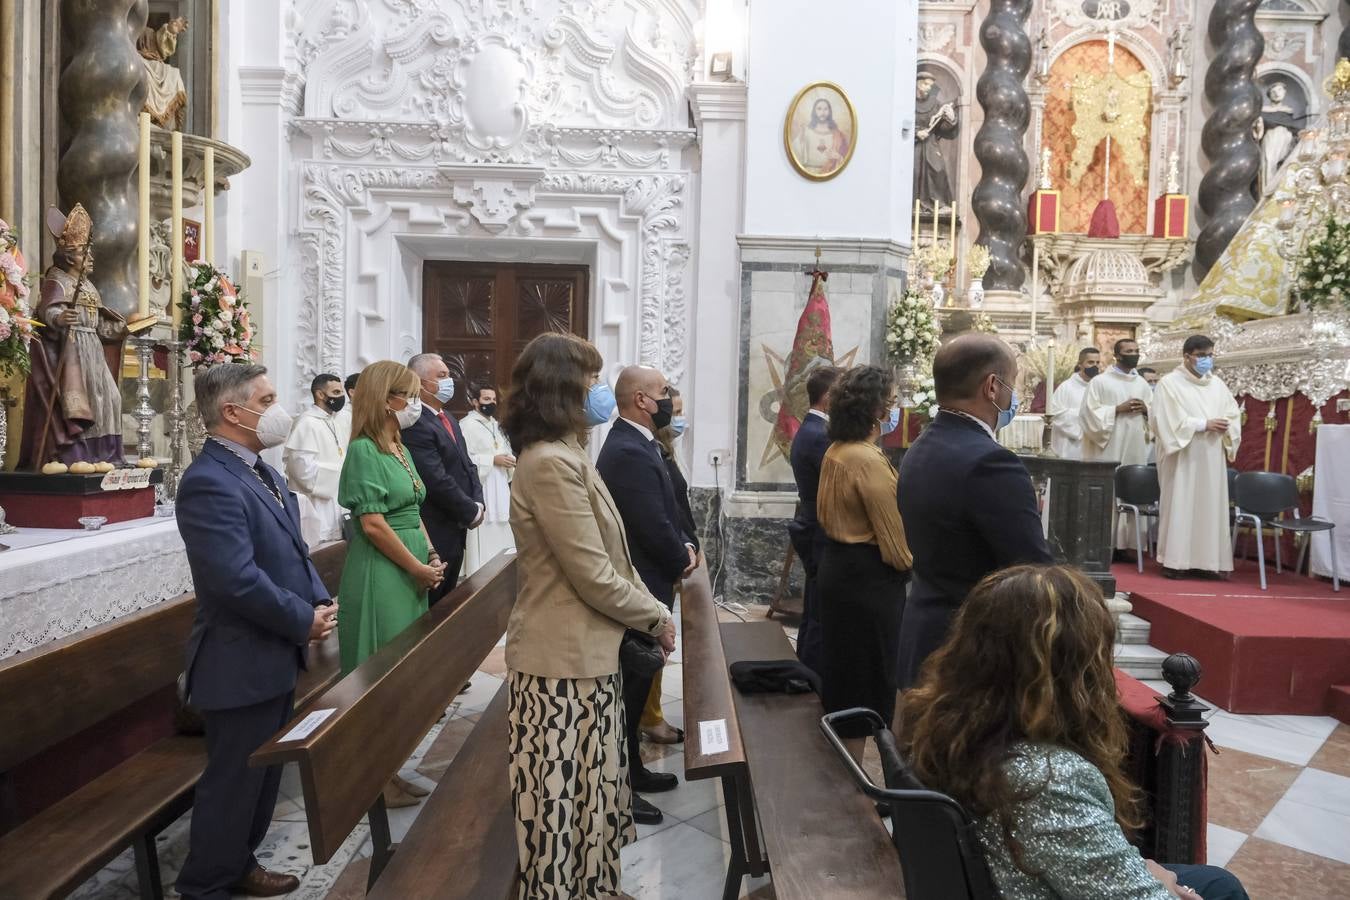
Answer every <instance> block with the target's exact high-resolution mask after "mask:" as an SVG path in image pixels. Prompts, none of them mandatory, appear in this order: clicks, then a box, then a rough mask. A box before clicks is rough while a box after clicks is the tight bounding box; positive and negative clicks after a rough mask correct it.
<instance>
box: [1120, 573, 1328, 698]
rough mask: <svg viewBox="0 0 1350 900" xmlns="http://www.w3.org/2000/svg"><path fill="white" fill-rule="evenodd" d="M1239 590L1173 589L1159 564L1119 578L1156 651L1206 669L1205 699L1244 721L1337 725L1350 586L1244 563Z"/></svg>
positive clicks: (1228, 585)
mask: <svg viewBox="0 0 1350 900" xmlns="http://www.w3.org/2000/svg"><path fill="white" fill-rule="evenodd" d="M1237 566H1238V568H1237V571H1236V572H1234V573H1233V577H1232V579H1231V580H1230V581H1193V580H1189V579H1188V580H1183V581H1170V580H1168V579H1166V578H1164V577H1163V576H1162V572H1161V570H1160V569H1159V568H1158V567H1157V566H1156V565H1155V564H1154V563H1153V560H1151V559H1149V560H1147V561H1146V562H1145V565H1144V573H1143V574H1142V575H1141V574H1139V573H1138V572H1136V571H1135V567H1134V566H1132V565H1116V566H1114V567H1113V569H1112V571H1113V573H1114V574H1115V576H1116V580H1117V583H1118V584H1119V586H1120V589H1121V590H1123V591H1129V592H1130V594H1131V597H1130V602H1131V603H1133V604H1134V613H1135V615H1137V616H1140V617H1141V618H1144V619H1147V620H1148V622H1149V624H1150V625H1151V626H1152V631H1151V636H1150V639H1149V642H1150V643H1151V644H1152V645H1153V646H1155V647H1157V648H1158V649H1160V650H1165V651H1167V652H1168V653H1177V652H1186V653H1189V654H1191V655H1192V656H1194V657H1195V658H1196V659H1198V660H1200V664H1201V665H1202V666H1204V676H1203V679H1202V681H1201V683H1200V686H1199V687H1197V688H1196V693H1198V694H1200V696H1202V697H1204V698H1205V699H1206V700H1210V701H1213V702H1214V703H1217V704H1218V705H1219V706H1221V707H1223V708H1224V709H1226V710H1228V711H1229V712H1235V713H1258V714H1268V713H1284V714H1291V715H1327V714H1329V713H1330V712H1331V710H1329V709H1328V689H1329V688H1330V687H1332V686H1333V685H1340V684H1350V585H1346V586H1344V587H1343V588H1342V590H1341V592H1340V593H1339V594H1337V593H1334V592H1333V591H1332V590H1331V584H1330V582H1323V581H1319V580H1316V579H1312V578H1307V577H1304V576H1301V575H1291V574H1290V573H1289V572H1287V571H1286V572H1285V573H1283V574H1282V575H1276V574H1275V569H1274V567H1273V566H1270V567H1268V568H1267V569H1266V575H1267V579H1268V581H1269V584H1270V590H1269V591H1262V590H1261V587H1260V583H1259V582H1258V580H1257V570H1256V563H1254V562H1247V561H1245V560H1238V562H1237Z"/></svg>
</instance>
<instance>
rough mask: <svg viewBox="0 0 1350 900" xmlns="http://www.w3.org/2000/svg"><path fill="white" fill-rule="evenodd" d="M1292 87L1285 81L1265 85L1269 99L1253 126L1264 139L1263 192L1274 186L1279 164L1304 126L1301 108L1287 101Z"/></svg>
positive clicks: (1257, 134) (1255, 135) (1258, 137)
mask: <svg viewBox="0 0 1350 900" xmlns="http://www.w3.org/2000/svg"><path fill="white" fill-rule="evenodd" d="M1288 96H1289V89H1288V88H1287V87H1285V84H1284V82H1283V81H1276V82H1274V83H1272V84H1271V85H1270V87H1268V88H1267V89H1266V103H1265V105H1263V106H1262V107H1261V115H1260V117H1259V118H1258V119H1257V120H1256V123H1255V124H1254V125H1253V126H1252V136H1253V137H1255V138H1256V139H1257V140H1258V141H1260V142H1261V174H1260V182H1259V187H1260V191H1261V194H1262V195H1263V196H1264V195H1265V194H1268V193H1270V191H1271V190H1272V189H1273V188H1274V187H1275V182H1276V178H1277V176H1278V175H1279V173H1280V166H1281V165H1282V164H1283V163H1284V161H1285V159H1286V158H1287V157H1288V156H1289V153H1290V151H1291V150H1293V149H1294V138H1295V137H1296V136H1297V135H1298V132H1299V129H1300V128H1302V127H1303V126H1302V118H1303V117H1301V116H1299V114H1298V111H1297V110H1296V109H1294V107H1293V106H1292V105H1291V104H1290V103H1288V102H1287V98H1288Z"/></svg>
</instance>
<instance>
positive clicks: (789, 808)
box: [685, 621, 904, 900]
mask: <svg viewBox="0 0 1350 900" xmlns="http://www.w3.org/2000/svg"><path fill="white" fill-rule="evenodd" d="M721 634H722V649H723V653H724V655H725V660H726V663H727V665H731V664H734V663H737V662H740V661H742V660H762V659H794V658H795V657H796V653H795V651H794V650H793V648H792V644H791V642H789V641H788V639H787V635H786V634H784V633H783V629H782V626H780V625H778V624H777V623H776V622H766V621H759V622H732V623H728V624H724V625H722V626H721ZM689 664H690V663H689V661H688V660H686V661H685V666H686V667H687V666H688V665H689ZM724 671H725V670H724ZM733 700H734V702H735V706H736V718H737V720H738V722H739V727H740V733H741V740H742V743H743V746H744V748H745V758H746V766H747V768H748V770H749V781H750V784H751V786H752V791H751V793H752V795H753V797H754V805H755V808H756V810H757V811H758V814H759V815H758V819H759V823H760V835H761V838H762V840H763V842H764V850H765V854H766V855H767V857H768V865H769V874H770V876H771V878H772V880H773V889H774V894H775V896H777V897H778V900H796V898H802V900H814V898H818V897H857V898H863V897H901V896H904V887H903V885H904V882H903V880H902V878H901V873H900V861H899V859H898V858H897V857H896V855H895V848H894V847H893V846H892V844H891V840H890V835H889V834H888V833H887V831H886V827H885V825H884V824H883V823H882V821H881V817H880V816H879V815H878V814H877V811H876V807H875V805H874V804H873V803H872V801H871V800H869V799H868V798H867V796H866V795H865V794H863V793H862V792H861V791H860V790H858V788H857V786H856V785H854V783H853V780H852V779H851V778H850V777H849V774H848V772H847V771H845V769H844V767H843V766H841V765H839V760H838V759H837V758H836V757H835V754H834V751H833V750H832V749H831V748H830V744H829V742H828V740H826V738H825V735H824V734H823V733H821V730H820V718H821V716H823V715H824V714H825V709H824V707H822V706H821V705H820V698H819V697H817V696H816V695H815V694H810V693H808V694H742V693H741V692H740V691H735V690H734V689H733ZM688 724H689V723H688V722H686V725H688ZM686 740H688V738H687V737H686Z"/></svg>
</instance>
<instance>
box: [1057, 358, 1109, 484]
mask: <svg viewBox="0 0 1350 900" xmlns="http://www.w3.org/2000/svg"><path fill="white" fill-rule="evenodd" d="M1100 370H1101V351H1100V350H1098V349H1097V348H1096V347H1084V348H1083V349H1082V350H1080V351H1078V365H1076V366H1075V367H1074V370H1073V375H1071V376H1069V378H1067V379H1065V381H1064V382H1063V383H1062V384H1060V386H1059V387H1057V388H1055V393H1054V395H1053V396H1051V398H1050V449H1051V450H1052V451H1053V452H1054V454H1055V455H1056V456H1058V457H1059V458H1060V459H1082V458H1083V419H1082V412H1083V396H1084V395H1085V394H1086V393H1087V388H1088V382H1090V381H1092V379H1094V378H1096V377H1097V373H1098V372H1099V371H1100Z"/></svg>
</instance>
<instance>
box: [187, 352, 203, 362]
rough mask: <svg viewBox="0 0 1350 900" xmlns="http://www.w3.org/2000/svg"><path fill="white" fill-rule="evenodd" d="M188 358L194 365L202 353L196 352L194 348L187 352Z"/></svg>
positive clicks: (199, 359)
mask: <svg viewBox="0 0 1350 900" xmlns="http://www.w3.org/2000/svg"><path fill="white" fill-rule="evenodd" d="M188 359H190V360H192V363H193V365H196V364H197V363H199V362H201V361H202V355H201V354H200V353H198V352H197V351H196V350H193V351H192V352H191V353H189V354H188Z"/></svg>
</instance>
